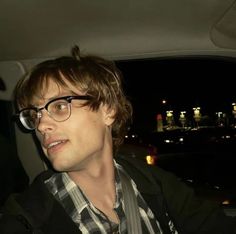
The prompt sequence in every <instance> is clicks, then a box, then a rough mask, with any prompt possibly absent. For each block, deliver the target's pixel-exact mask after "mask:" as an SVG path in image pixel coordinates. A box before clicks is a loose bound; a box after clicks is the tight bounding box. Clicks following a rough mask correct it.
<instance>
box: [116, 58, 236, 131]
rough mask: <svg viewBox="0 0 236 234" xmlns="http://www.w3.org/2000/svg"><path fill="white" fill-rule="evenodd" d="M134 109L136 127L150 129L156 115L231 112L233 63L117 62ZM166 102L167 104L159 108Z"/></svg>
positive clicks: (183, 60) (196, 60)
mask: <svg viewBox="0 0 236 234" xmlns="http://www.w3.org/2000/svg"><path fill="white" fill-rule="evenodd" d="M116 64H117V66H118V68H119V69H120V70H121V71H122V73H123V76H124V87H125V92H126V94H127V95H128V97H129V99H130V101H131V102H132V104H133V107H134V125H135V127H136V128H146V129H149V130H153V129H155V127H156V114H157V113H159V112H161V111H163V110H164V109H165V110H168V109H169V110H174V112H175V114H176V115H178V113H179V111H183V110H185V111H187V112H188V113H189V114H192V108H193V107H196V106H200V107H201V112H202V114H203V115H212V114H213V113H215V112H216V111H224V112H230V111H231V109H232V105H231V104H232V102H235V101H236V99H235V97H236V90H235V81H234V79H235V78H234V74H235V68H236V66H235V65H236V62H235V61H234V62H233V61H230V60H225V59H224V60H222V59H219V58H215V59H213V58H212V59H209V58H206V57H201V58H191V57H189V58H179V59H165V60H162V59H146V60H130V61H118V62H116ZM162 99H166V100H167V104H166V106H165V107H164V106H163V105H161V100H162Z"/></svg>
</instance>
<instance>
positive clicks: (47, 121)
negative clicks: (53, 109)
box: [36, 109, 55, 133]
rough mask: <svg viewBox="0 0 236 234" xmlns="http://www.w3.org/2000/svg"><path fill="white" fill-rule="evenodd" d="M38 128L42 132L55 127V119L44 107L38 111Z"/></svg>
mask: <svg viewBox="0 0 236 234" xmlns="http://www.w3.org/2000/svg"><path fill="white" fill-rule="evenodd" d="M36 128H37V130H38V131H39V132H41V133H45V132H47V131H52V130H53V129H54V128H55V120H54V119H53V118H52V117H51V116H50V114H49V113H48V111H47V110H45V109H44V110H40V111H39V112H38V126H37V127H36Z"/></svg>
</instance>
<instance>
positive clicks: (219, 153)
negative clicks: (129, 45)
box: [118, 57, 236, 204]
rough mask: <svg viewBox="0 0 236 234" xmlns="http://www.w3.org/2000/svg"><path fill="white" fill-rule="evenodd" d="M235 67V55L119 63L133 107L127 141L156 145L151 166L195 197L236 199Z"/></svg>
mask: <svg viewBox="0 0 236 234" xmlns="http://www.w3.org/2000/svg"><path fill="white" fill-rule="evenodd" d="M235 65H236V61H235V59H231V58H219V57H195V58H194V57H185V58H183V57H181V58H173V59H171V58H163V59H160V58H159V59H151V60H136V61H119V62H118V66H119V68H120V69H121V71H122V72H123V74H124V82H125V85H126V86H125V87H126V90H125V91H126V92H127V94H128V96H129V97H130V100H131V102H132V104H133V107H134V119H133V124H132V126H131V128H130V132H131V133H130V134H129V135H130V137H129V140H127V142H129V143H130V142H132V144H135V143H134V142H135V140H136V144H137V145H140V144H142V145H146V146H150V145H153V146H155V147H156V156H157V159H156V160H155V164H156V165H158V166H160V167H162V168H164V169H166V170H168V171H170V172H172V173H174V174H176V175H177V176H178V177H179V178H180V179H182V180H183V181H184V182H186V183H188V184H189V185H190V186H193V187H194V188H195V189H196V191H197V193H198V194H199V195H201V196H203V197H207V198H210V199H213V200H218V201H220V202H222V203H224V202H225V201H229V200H230V201H231V204H232V203H233V201H234V203H235V199H236V182H235V181H236V170H234V167H235V165H236V149H235V145H236V106H235V102H236V99H235V96H236V94H235V90H234V85H233V82H232V80H231V76H232V74H233V71H234V68H235ZM131 136H135V138H132V137H131ZM131 138H132V139H131ZM138 157H139V158H140V156H139V155H138ZM143 160H144V161H145V158H143ZM235 204H236V203H235Z"/></svg>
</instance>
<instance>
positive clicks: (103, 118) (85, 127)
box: [35, 81, 113, 172]
mask: <svg viewBox="0 0 236 234" xmlns="http://www.w3.org/2000/svg"><path fill="white" fill-rule="evenodd" d="M71 88H72V90H73V92H75V91H76V93H77V94H78V95H82V93H81V92H79V90H75V88H74V87H71ZM67 95H73V94H72V92H71V91H69V90H68V89H64V88H59V89H58V86H57V85H56V84H55V83H54V82H52V81H51V82H50V83H49V86H48V87H47V92H45V94H44V96H43V98H40V99H37V101H36V103H35V105H36V106H37V107H42V106H44V105H45V104H46V103H47V102H48V101H49V100H52V99H54V98H57V97H61V96H67ZM83 103H84V100H72V102H71V116H70V118H69V119H67V120H66V121H63V122H57V121H55V120H54V119H52V118H51V117H50V116H49V115H48V113H47V111H46V110H45V109H44V110H43V111H42V117H41V118H40V122H39V125H38V128H37V129H36V135H37V136H38V139H39V140H40V143H41V146H42V149H43V151H44V153H45V155H46V156H47V158H48V159H49V161H50V162H51V163H52V166H53V167H54V168H55V169H56V170H58V171H68V172H69V171H76V170H82V169H84V168H86V167H87V166H88V165H89V163H90V162H91V160H99V159H100V158H102V157H104V155H105V154H106V153H108V152H110V151H109V150H107V148H109V147H111V142H112V140H111V130H110V127H109V126H110V125H111V124H112V122H113V119H111V118H110V117H109V116H110V115H109V113H108V111H107V108H106V106H104V105H101V106H100V107H99V109H98V111H91V110H90V109H89V107H88V106H82V105H81V104H83Z"/></svg>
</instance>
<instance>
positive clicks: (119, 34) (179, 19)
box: [0, 0, 236, 61]
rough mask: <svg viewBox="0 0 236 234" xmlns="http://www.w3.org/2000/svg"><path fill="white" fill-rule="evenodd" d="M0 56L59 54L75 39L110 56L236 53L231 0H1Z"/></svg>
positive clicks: (7, 58) (87, 48)
mask: <svg viewBox="0 0 236 234" xmlns="http://www.w3.org/2000/svg"><path fill="white" fill-rule="evenodd" d="M0 33H1V36H0V61H11V60H27V59H33V58H45V57H54V56H59V55H62V54H65V53H68V51H69V49H70V48H71V47H72V46H73V45H74V44H78V45H79V46H80V48H81V50H82V51H83V52H85V53H96V54H99V55H101V56H105V57H109V58H112V59H131V58H150V57H160V56H173V55H174V56H175V55H223V56H232V57H236V2H235V0H178V1H176V0H145V1H144V0H119V1H112V0H100V1H88V0H65V1H63V0H38V1H36V0H20V1H19V0H1V2H0Z"/></svg>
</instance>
